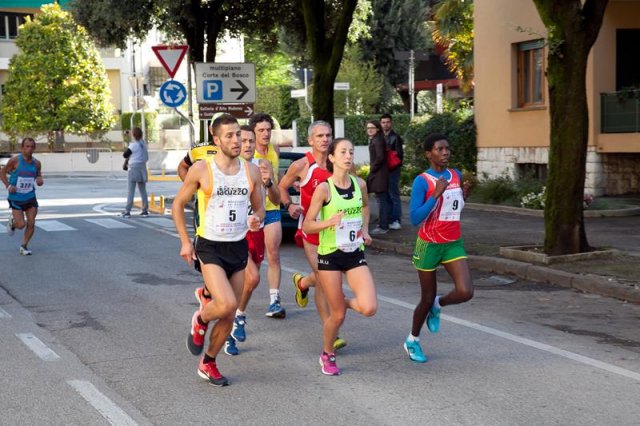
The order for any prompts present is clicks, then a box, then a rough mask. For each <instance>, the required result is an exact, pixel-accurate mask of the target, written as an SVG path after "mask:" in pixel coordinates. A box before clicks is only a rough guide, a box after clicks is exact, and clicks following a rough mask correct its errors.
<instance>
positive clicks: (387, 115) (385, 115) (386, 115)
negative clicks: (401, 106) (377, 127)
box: [380, 114, 393, 121]
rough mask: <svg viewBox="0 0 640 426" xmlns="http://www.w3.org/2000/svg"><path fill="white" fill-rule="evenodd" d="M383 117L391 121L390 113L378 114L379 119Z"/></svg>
mask: <svg viewBox="0 0 640 426" xmlns="http://www.w3.org/2000/svg"><path fill="white" fill-rule="evenodd" d="M383 118H388V119H389V120H391V121H393V117H391V114H382V115H381V116H380V121H382V119H383Z"/></svg>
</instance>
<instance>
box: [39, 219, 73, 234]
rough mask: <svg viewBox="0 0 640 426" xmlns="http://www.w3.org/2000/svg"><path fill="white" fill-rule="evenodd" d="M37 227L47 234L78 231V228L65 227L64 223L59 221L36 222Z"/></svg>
mask: <svg viewBox="0 0 640 426" xmlns="http://www.w3.org/2000/svg"><path fill="white" fill-rule="evenodd" d="M36 226H37V227H38V228H40V229H42V230H44V231H47V232H58V231H77V229H76V228H72V227H71V226H69V225H65V224H64V223H62V222H60V221H58V220H40V221H36Z"/></svg>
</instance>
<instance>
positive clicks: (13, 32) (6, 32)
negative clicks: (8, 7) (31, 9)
mask: <svg viewBox="0 0 640 426" xmlns="http://www.w3.org/2000/svg"><path fill="white" fill-rule="evenodd" d="M26 16H31V15H25V14H22V13H0V40H2V39H4V40H8V39H14V38H16V37H17V36H18V27H19V26H20V25H22V24H24V22H25V17H26Z"/></svg>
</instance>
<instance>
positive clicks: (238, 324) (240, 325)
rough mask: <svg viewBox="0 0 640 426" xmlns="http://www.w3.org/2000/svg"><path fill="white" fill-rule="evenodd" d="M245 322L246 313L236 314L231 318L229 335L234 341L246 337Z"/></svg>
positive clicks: (242, 340)
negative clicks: (231, 327) (231, 325)
mask: <svg viewBox="0 0 640 426" xmlns="http://www.w3.org/2000/svg"><path fill="white" fill-rule="evenodd" d="M246 323H247V316H246V315H236V318H235V319H234V320H233V330H231V337H233V338H234V339H235V341H236V342H244V341H245V340H246V339H247V333H245V331H244V325H245V324H246Z"/></svg>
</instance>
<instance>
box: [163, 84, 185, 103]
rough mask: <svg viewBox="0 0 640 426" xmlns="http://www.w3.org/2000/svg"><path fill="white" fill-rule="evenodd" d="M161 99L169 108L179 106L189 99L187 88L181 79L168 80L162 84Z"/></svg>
mask: <svg viewBox="0 0 640 426" xmlns="http://www.w3.org/2000/svg"><path fill="white" fill-rule="evenodd" d="M160 100H161V101H162V103H163V104H165V105H166V106H168V107H169V108H177V107H179V106H180V105H182V104H183V103H184V101H186V100H187V89H186V88H185V87H184V84H182V83H180V82H179V81H175V80H167V81H165V82H164V83H162V86H160Z"/></svg>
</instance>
